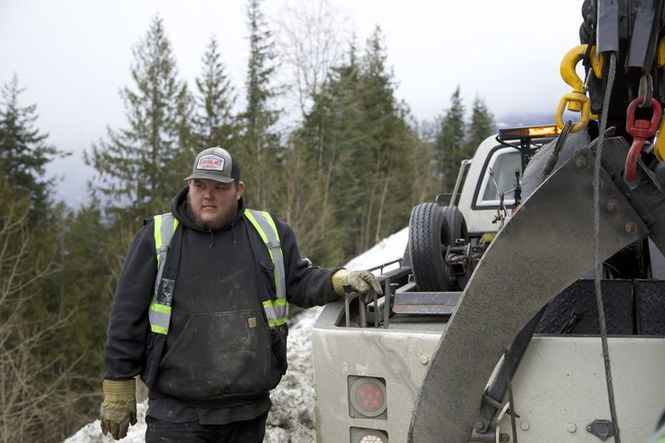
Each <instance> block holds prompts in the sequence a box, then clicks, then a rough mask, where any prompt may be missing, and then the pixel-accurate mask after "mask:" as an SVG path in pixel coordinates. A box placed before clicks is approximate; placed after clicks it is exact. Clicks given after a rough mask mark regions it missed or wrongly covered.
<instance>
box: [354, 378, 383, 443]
mask: <svg viewBox="0 0 665 443" xmlns="http://www.w3.org/2000/svg"><path fill="white" fill-rule="evenodd" d="M387 404H388V403H387V399H386V382H385V380H383V379H381V378H377V377H349V415H350V416H351V417H352V418H387ZM363 443H364V442H363Z"/></svg>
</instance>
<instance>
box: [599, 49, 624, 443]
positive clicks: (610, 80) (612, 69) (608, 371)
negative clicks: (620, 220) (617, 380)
mask: <svg viewBox="0 0 665 443" xmlns="http://www.w3.org/2000/svg"><path fill="white" fill-rule="evenodd" d="M609 56H610V57H609V58H610V64H609V68H608V77H607V87H606V88H605V96H604V97H603V110H602V113H601V116H600V131H599V135H598V137H599V139H600V140H599V141H598V146H597V148H596V153H595V154H596V157H595V161H594V165H593V267H594V278H593V281H594V290H595V294H596V306H597V308H598V324H599V326H600V339H601V343H602V347H603V363H604V364H605V381H606V382H607V397H608V400H609V406H610V417H611V420H612V425H613V427H614V441H615V442H616V443H621V437H620V435H619V421H618V419H617V413H616V407H615V402H614V386H613V384H612V367H611V365H610V352H609V348H608V346H607V328H606V324H605V310H604V308H603V297H602V291H601V287H600V281H601V278H602V263H600V259H599V252H598V251H599V248H600V168H601V162H600V159H601V155H602V152H603V142H604V139H605V128H606V126H607V113H608V110H609V107H610V97H611V95H612V87H613V86H614V80H615V76H616V55H615V53H614V52H610V53H609Z"/></svg>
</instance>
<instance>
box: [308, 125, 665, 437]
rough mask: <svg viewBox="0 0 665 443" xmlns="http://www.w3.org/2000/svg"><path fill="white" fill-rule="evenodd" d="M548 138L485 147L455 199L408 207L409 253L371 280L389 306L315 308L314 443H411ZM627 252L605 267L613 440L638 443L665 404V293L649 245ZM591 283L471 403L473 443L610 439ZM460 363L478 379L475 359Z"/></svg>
mask: <svg viewBox="0 0 665 443" xmlns="http://www.w3.org/2000/svg"><path fill="white" fill-rule="evenodd" d="M557 134H558V129H557V127H556V126H538V127H529V128H507V129H504V130H502V131H500V132H499V133H498V134H495V135H493V136H491V137H488V138H487V139H486V140H484V141H483V142H482V143H481V144H480V145H479V146H478V148H477V150H476V152H475V154H474V156H473V158H472V159H469V160H465V161H463V162H462V164H461V167H460V172H459V174H458V180H457V185H456V186H455V190H454V191H453V195H452V196H451V197H450V199H447V198H443V197H437V198H436V199H435V201H434V202H433V203H423V204H421V205H418V206H416V207H415V208H414V209H413V211H412V214H411V219H410V220H409V235H408V241H407V243H406V244H404V254H403V255H402V256H401V257H386V260H385V261H386V263H385V264H384V265H381V266H379V267H377V268H376V269H374V270H373V272H375V274H377V275H378V277H379V280H380V282H381V283H382V285H383V287H384V294H385V295H384V296H383V297H374V298H373V299H369V300H366V299H363V297H360V296H358V295H353V294H349V295H347V297H346V298H345V300H343V301H339V302H335V303H331V304H328V305H327V306H326V307H325V308H324V309H323V311H322V312H321V315H320V316H319V318H318V320H317V321H316V323H315V325H314V328H313V332H312V344H313V364H314V385H315V391H316V396H317V398H316V435H317V441H318V442H320V443H328V442H352V443H370V442H377V443H379V442H381V443H387V442H392V443H402V442H406V441H408V439H409V425H410V423H411V420H412V414H413V412H414V409H415V407H416V403H417V400H418V396H419V395H420V391H421V387H422V385H423V382H424V380H425V377H426V376H427V373H428V370H429V369H430V363H431V361H432V359H433V356H434V354H435V353H436V352H437V347H438V345H439V342H440V340H441V337H442V335H444V334H445V332H446V329H447V327H448V322H449V320H450V318H451V316H452V315H453V313H454V312H455V310H456V308H457V304H458V303H459V301H460V299H461V297H462V295H463V292H464V289H465V286H466V284H467V282H468V281H469V278H470V277H471V275H472V274H473V272H474V269H475V268H476V266H478V263H479V262H480V260H481V259H482V257H483V254H484V251H485V250H486V249H487V248H488V247H489V245H490V244H491V242H492V239H493V238H494V235H495V234H496V233H497V232H498V231H499V230H501V229H502V227H503V226H504V225H505V224H506V223H508V222H509V221H510V218H511V215H512V213H513V211H514V210H515V209H516V208H517V207H518V206H519V205H520V202H521V200H522V197H523V194H524V188H525V187H527V186H525V183H524V171H525V169H526V167H527V165H528V164H529V162H530V161H531V160H532V159H533V158H534V157H535V156H536V155H537V154H538V152H539V151H540V150H541V148H542V147H543V146H550V147H551V145H552V143H553V142H554V140H555V137H556V136H557ZM580 143H582V141H580ZM622 254H623V256H622V257H624V256H630V257H633V256H634V255H636V254H646V256H647V257H648V260H647V261H648V263H644V260H643V261H642V265H641V266H642V267H640V266H637V267H635V266H633V265H632V264H631V266H632V267H631V266H628V268H630V270H629V271H626V272H622V271H621V269H619V268H621V267H622V263H624V261H622V260H625V259H624V258H622V257H619V258H615V259H614V261H613V262H610V261H608V263H606V265H605V266H607V268H608V269H611V268H612V267H614V268H617V269H616V270H615V272H614V275H612V276H611V278H604V279H603V282H602V284H603V291H604V293H603V298H604V299H605V300H606V307H605V311H606V313H607V314H606V315H607V317H608V321H607V327H608V334H609V339H608V340H609V346H610V350H611V353H612V365H613V373H614V380H615V393H616V400H617V409H618V415H619V416H620V426H621V435H622V437H623V439H624V441H631V442H632V441H635V442H638V441H646V439H647V438H648V436H649V435H650V434H651V433H652V432H653V430H654V427H655V425H656V423H657V421H658V418H659V416H660V414H661V412H662V409H663V407H664V406H665V384H663V383H662V374H663V373H665V372H664V370H665V295H663V294H665V285H663V284H662V282H661V281H660V278H661V277H662V275H660V274H659V272H660V271H657V269H659V267H661V268H662V264H663V263H664V262H665V260H664V259H663V256H662V254H660V253H659V252H658V251H657V249H656V248H655V247H653V245H650V243H649V242H648V240H646V239H644V240H641V241H640V242H639V244H637V245H632V246H631V249H630V250H629V251H624V252H623V253H622ZM629 261H630V260H629ZM617 263H618V264H617ZM638 268H639V269H638ZM636 269H637V270H636ZM514 272H515V273H522V274H523V273H528V272H529V270H528V269H515V270H514ZM553 272H554V271H553ZM609 274H612V272H609V271H608V273H607V275H606V277H610V275H609ZM505 278H506V279H511V278H512V276H511V275H505ZM591 283H592V282H590V280H589V278H583V279H581V280H579V281H577V282H575V283H574V284H573V285H571V286H570V287H568V288H566V289H565V290H564V291H562V292H561V293H560V294H559V295H557V296H556V297H555V298H554V299H553V300H552V301H551V302H550V303H549V304H548V305H546V306H544V307H543V309H542V310H541V312H540V313H539V315H538V317H537V318H535V319H534V320H532V321H531V322H530V324H529V325H525V328H524V330H523V331H522V332H521V333H520V334H518V335H517V336H516V337H515V340H514V342H513V344H512V345H511V346H510V354H508V353H505V354H504V355H503V357H502V358H501V359H500V360H499V361H497V366H496V368H495V371H494V373H493V374H492V376H491V377H490V379H489V380H487V385H486V390H485V393H484V394H483V396H482V398H478V399H477V403H478V417H477V420H476V422H475V425H474V431H473V434H472V435H470V436H469V440H468V441H477V442H490V441H491V442H512V441H517V440H518V439H519V441H520V442H522V443H524V442H527V443H528V442H567V441H571V442H589V443H592V442H598V441H603V440H606V439H607V438H611V435H612V429H611V424H609V425H608V420H607V419H608V405H607V392H606V386H605V379H604V372H603V359H602V355H601V351H600V349H601V348H600V340H599V337H598V334H599V332H598V324H597V313H595V314H594V312H595V305H594V304H593V295H594V294H593V285H592V284H591ZM487 296H488V297H490V298H491V294H487ZM470 354H471V353H470ZM465 365H467V366H468V371H469V372H470V373H473V371H474V360H473V358H469V359H468V362H466V361H465ZM511 400H512V401H511ZM430 441H443V442H446V441H451V440H447V438H446V435H440V436H432V438H431V439H430Z"/></svg>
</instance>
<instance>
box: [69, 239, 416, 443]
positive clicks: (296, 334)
mask: <svg viewBox="0 0 665 443" xmlns="http://www.w3.org/2000/svg"><path fill="white" fill-rule="evenodd" d="M407 238H408V228H404V229H402V230H401V231H399V232H397V233H395V234H393V235H391V236H390V237H388V238H386V239H384V240H382V241H381V242H379V243H377V244H376V245H375V246H374V247H373V248H372V249H370V250H368V251H366V252H365V253H363V254H361V255H359V256H357V257H355V258H354V259H353V260H351V261H350V262H348V263H347V264H346V268H348V269H356V270H358V269H368V268H372V267H375V266H379V265H381V264H383V263H387V262H390V261H393V260H397V259H398V258H400V257H402V255H403V253H404V248H405V247H406V242H407ZM321 309H322V308H313V309H309V310H307V311H305V312H303V313H302V314H299V315H298V316H297V317H296V318H294V319H292V321H291V322H290V325H289V342H288V343H289V344H288V361H289V369H288V370H287V372H286V374H285V375H284V377H282V381H281V382H280V384H279V386H277V388H275V389H274V390H273V391H272V392H271V393H270V398H271V399H272V402H273V407H272V409H271V410H270V414H269V415H268V422H267V425H266V436H265V439H264V440H263V441H264V443H311V442H314V441H315V440H316V437H315V430H314V380H313V373H312V372H313V371H312V359H311V355H312V340H311V332H312V326H313V325H314V322H315V321H316V319H317V318H318V316H319V313H320V312H321ZM147 409H148V402H147V400H146V401H144V402H142V403H139V404H138V405H137V418H138V423H137V424H135V425H134V426H132V427H131V428H130V429H129V432H128V433H127V437H125V438H123V439H122V440H120V441H121V442H124V443H142V442H144V441H145V430H146V424H145V413H146V411H147ZM114 441H115V440H113V439H112V438H111V437H110V435H107V436H104V435H102V431H101V428H100V425H99V420H95V421H94V422H92V423H89V424H87V425H85V426H84V427H82V428H81V429H80V430H79V431H78V432H77V433H76V434H74V435H73V436H71V437H69V438H68V439H67V440H65V442H64V443H111V442H114Z"/></svg>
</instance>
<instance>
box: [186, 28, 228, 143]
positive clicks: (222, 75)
mask: <svg viewBox="0 0 665 443" xmlns="http://www.w3.org/2000/svg"><path fill="white" fill-rule="evenodd" d="M202 62H203V69H202V72H201V76H200V77H199V78H197V79H196V88H197V92H198V95H197V97H196V114H195V116H194V131H195V133H196V135H197V144H198V145H199V146H200V147H201V149H203V148H204V147H210V146H221V147H223V148H225V149H228V150H229V151H231V152H234V151H235V149H234V148H235V145H236V143H237V138H238V124H237V121H236V118H235V116H234V115H233V106H234V104H235V101H236V95H235V90H234V88H233V85H232V84H231V79H230V77H229V75H228V74H227V73H226V68H225V67H224V64H223V63H222V61H221V55H220V53H219V49H218V45H217V40H216V39H215V38H211V39H210V42H209V43H208V47H207V50H206V52H205V54H204V55H203V58H202Z"/></svg>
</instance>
